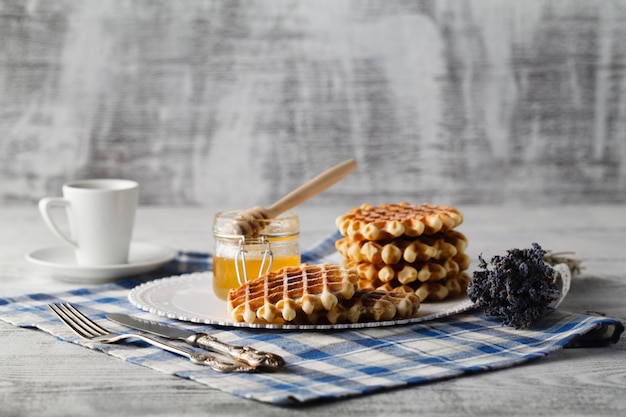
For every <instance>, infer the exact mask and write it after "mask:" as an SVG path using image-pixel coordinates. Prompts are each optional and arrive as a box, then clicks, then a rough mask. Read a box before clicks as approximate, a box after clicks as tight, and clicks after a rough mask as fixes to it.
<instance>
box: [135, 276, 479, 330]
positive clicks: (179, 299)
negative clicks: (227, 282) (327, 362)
mask: <svg viewBox="0 0 626 417" xmlns="http://www.w3.org/2000/svg"><path fill="white" fill-rule="evenodd" d="M212 279H213V274H212V273H211V272H197V273H193V274H186V275H178V276H173V277H168V278H161V279H158V280H155V281H150V282H146V283H144V284H141V285H139V286H137V287H135V288H133V289H132V290H131V291H130V293H129V295H128V299H129V300H130V302H131V303H132V304H133V305H135V306H136V307H139V308H140V309H142V310H145V311H148V312H150V313H153V314H157V315H159V316H163V317H169V318H173V319H177V320H182V321H189V322H194V323H204V324H214V325H219V326H234V327H250V328H266V329H311V330H321V329H350V328H363V327H382V326H392V325H398V324H406V323H417V322H421V321H427V320H433V319H437V318H441V317H446V316H450V315H452V314H456V313H461V312H463V311H466V310H469V309H470V308H471V307H472V302H471V301H470V300H469V299H468V298H467V296H462V297H458V298H454V299H450V300H444V301H442V302H437V303H422V305H421V306H420V309H419V313H420V314H419V316H418V317H415V318H411V319H405V320H392V321H382V322H367V323H349V324H321V325H313V324H311V325H308V324H307V325H296V324H249V323H238V322H233V321H232V320H231V319H230V318H229V317H228V315H227V312H226V302H225V301H223V300H221V299H219V298H217V296H215V294H214V293H213V287H212V286H213V284H212Z"/></svg>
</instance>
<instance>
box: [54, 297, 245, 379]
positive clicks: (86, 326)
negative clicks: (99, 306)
mask: <svg viewBox="0 0 626 417" xmlns="http://www.w3.org/2000/svg"><path fill="white" fill-rule="evenodd" d="M48 307H49V308H50V310H52V312H53V313H54V314H55V315H56V316H57V317H58V318H59V319H60V320H61V321H62V322H63V323H65V324H66V325H67V326H68V327H69V328H70V329H71V330H72V331H73V332H74V333H76V334H77V335H78V336H80V337H82V338H83V339H87V340H91V341H93V342H96V343H115V342H119V341H122V340H126V339H137V340H142V341H144V342H147V343H149V344H151V345H153V346H156V347H159V348H161V349H164V350H167V351H169V352H172V353H176V354H178V355H182V356H184V357H186V358H188V359H189V360H190V361H191V362H193V363H195V364H198V365H207V366H210V367H211V368H213V369H214V370H216V371H219V372H253V371H255V370H256V368H255V367H253V366H250V365H248V364H245V363H242V362H239V361H235V360H230V359H226V358H224V359H221V358H218V357H217V356H214V355H211V354H208V353H205V352H196V351H193V350H190V349H185V348H182V347H180V346H177V345H174V344H172V343H168V342H165V341H163V340H161V339H158V338H156V337H153V336H149V335H146V334H140V333H121V334H117V333H112V332H110V331H109V330H107V329H105V328H104V327H102V326H100V325H98V324H96V323H95V322H94V321H93V320H91V319H89V318H88V317H87V316H85V315H84V314H83V313H81V312H80V311H78V310H77V309H76V308H75V307H74V306H72V305H71V304H69V303H58V304H49V305H48Z"/></svg>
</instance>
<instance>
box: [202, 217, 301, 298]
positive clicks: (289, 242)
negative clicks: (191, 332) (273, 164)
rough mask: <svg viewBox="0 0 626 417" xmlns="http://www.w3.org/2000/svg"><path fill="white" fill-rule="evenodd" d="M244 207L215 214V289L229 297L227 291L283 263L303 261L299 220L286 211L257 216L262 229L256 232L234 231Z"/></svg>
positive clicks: (290, 264) (223, 295)
mask: <svg viewBox="0 0 626 417" xmlns="http://www.w3.org/2000/svg"><path fill="white" fill-rule="evenodd" d="M240 213H241V211H239V210H230V211H222V212H219V213H217V214H216V215H215V218H214V221H213V237H214V239H215V248H214V251H213V253H214V255H213V291H214V293H215V295H216V296H217V297H219V298H220V299H223V300H226V299H227V297H228V291H229V290H230V289H231V288H237V287H239V286H240V285H242V284H243V283H245V282H246V281H249V280H253V279H255V278H257V277H259V276H261V275H262V274H264V273H266V272H269V271H275V270H277V269H280V268H282V267H284V266H297V265H300V243H299V238H300V222H299V219H298V216H297V215H296V214H294V213H291V212H287V213H284V214H283V215H281V216H279V217H277V218H273V219H255V220H252V221H253V222H258V223H259V224H258V229H260V230H261V231H260V232H259V233H258V234H257V235H255V236H244V235H241V234H237V232H235V230H236V228H233V224H234V223H235V222H237V221H238V216H239V215H240Z"/></svg>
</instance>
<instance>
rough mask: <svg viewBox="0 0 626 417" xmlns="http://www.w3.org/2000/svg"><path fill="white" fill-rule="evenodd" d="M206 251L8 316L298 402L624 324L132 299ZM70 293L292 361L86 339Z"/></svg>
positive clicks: (439, 375) (509, 362) (14, 301)
mask: <svg viewBox="0 0 626 417" xmlns="http://www.w3.org/2000/svg"><path fill="white" fill-rule="evenodd" d="M336 238H337V236H336V235H335V236H331V237H329V238H328V239H326V240H325V241H323V242H321V243H320V244H319V245H318V246H316V247H315V248H313V249H312V250H310V251H307V252H306V253H304V254H303V261H307V262H323V261H325V260H328V259H330V258H332V256H333V254H334V253H335V251H334V241H335V239H336ZM210 266H211V257H210V255H208V254H206V253H191V252H184V253H183V252H181V253H179V256H178V258H177V259H176V260H175V261H173V262H171V263H170V264H168V265H167V266H166V267H165V268H163V269H162V270H160V271H158V272H156V273H153V274H151V275H150V276H147V277H146V276H144V277H141V278H135V279H129V280H124V281H121V282H117V283H112V284H106V285H98V286H90V287H85V288H79V289H75V290H71V291H67V292H62V293H55V294H45V293H40V294H28V295H23V296H18V297H9V298H0V319H1V320H3V321H6V322H8V323H12V324H14V325H16V326H21V327H32V328H37V329H40V330H43V331H45V332H48V333H50V334H52V335H54V336H56V337H57V338H58V339H60V340H63V341H66V342H71V343H76V344H80V345H82V346H85V347H88V348H91V349H96V350H99V351H102V352H104V353H107V354H109V355H112V356H115V357H118V358H120V359H123V360H125V361H128V362H131V363H134V364H138V365H142V366H145V367H148V368H152V369H154V370H157V371H160V372H164V373H167V374H170V375H176V376H178V377H181V378H188V379H191V380H193V381H196V382H198V383H201V384H205V385H207V386H209V387H211V388H215V389H219V390H223V391H226V392H229V393H231V394H233V395H236V396H239V397H243V398H249V399H254V400H257V401H262V402H267V403H272V404H279V405H291V404H298V403H305V402H309V401H319V400H337V399H341V398H348V397H352V396H357V395H364V394H368V393H375V392H380V391H381V390H385V389H391V388H396V387H402V386H408V385H414V384H423V383H428V382H432V381H436V380H441V379H447V378H452V377H458V376H462V375H467V374H473V373H478V372H484V371H489V370H494V369H500V368H506V367H510V366H514V365H519V364H522V363H525V362H529V361H532V360H535V359H540V358H543V357H545V356H546V355H548V354H550V353H553V352H555V351H558V350H559V349H561V348H563V347H569V346H574V345H577V344H578V345H580V344H584V345H592V344H594V343H595V342H598V341H599V343H600V344H609V343H611V342H615V341H617V339H618V338H619V336H620V334H621V332H622V330H623V326H622V324H621V323H620V322H619V321H617V320H615V319H611V318H606V317H597V316H586V315H578V314H571V313H566V312H562V311H554V312H552V313H551V314H549V315H548V316H547V317H546V318H545V319H543V320H541V321H540V322H538V323H537V324H536V325H535V326H533V327H532V328H531V329H528V330H516V329H514V328H510V327H504V326H502V325H501V323H500V321H498V320H497V319H491V318H487V317H485V316H484V315H483V314H482V313H481V312H479V311H469V312H465V313H461V314H457V315H454V316H451V317H447V318H444V319H437V320H433V321H427V322H421V323H416V324H409V325H399V326H390V327H378V328H366V329H350V330H331V331H309V330H306V331H277V330H267V329H257V330H253V329H242V328H226V327H218V326H209V325H198V324H193V323H187V322H181V321H176V320H173V319H165V318H163V317H158V316H154V315H152V314H150V313H147V312H144V311H141V310H139V309H138V308H137V307H135V306H133V305H132V304H131V303H130V302H129V301H128V294H129V291H130V290H131V289H132V288H133V287H134V286H136V285H138V284H139V283H141V282H145V281H146V280H147V279H155V278H160V277H166V276H171V275H176V274H181V273H188V272H195V271H205V270H209V269H210ZM56 302H70V303H72V304H74V305H75V306H77V307H78V308H79V309H80V310H81V311H83V312H84V313H85V314H87V315H88V316H90V317H91V318H93V319H95V320H96V321H98V322H100V323H101V324H102V325H103V326H104V327H107V328H110V329H111V330H114V331H121V330H122V327H121V326H118V325H116V324H115V323H112V322H109V321H108V320H107V319H106V318H105V317H104V314H105V313H109V312H120V313H127V314H131V315H134V316H137V317H143V318H150V319H158V320H160V321H162V322H164V323H169V324H173V325H176V326H179V327H181V328H186V329H188V330H193V331H203V332H206V333H209V334H212V335H214V336H216V337H218V338H220V339H222V340H224V341H227V342H231V343H237V344H247V345H252V346H254V347H255V348H257V349H261V350H268V351H271V352H274V353H278V354H280V355H282V356H283V357H284V358H285V360H286V362H287V367H286V369H285V370H283V371H281V372H275V373H252V374H247V373H234V374H224V373H219V372H215V371H213V370H211V369H210V368H208V367H204V366H199V365H194V364H192V363H191V362H190V361H189V360H187V359H185V358H183V357H180V356H177V355H174V354H172V353H169V352H166V351H162V350H160V349H157V348H153V347H150V346H148V345H146V344H143V343H142V342H136V343H130V344H113V345H101V344H94V343H91V342H89V341H85V340H82V339H80V338H78V337H77V336H75V335H74V334H73V333H72V332H71V331H70V330H69V329H68V328H67V327H66V326H65V325H63V324H62V323H61V322H60V321H59V320H58V319H57V318H56V317H55V316H53V315H52V314H51V312H50V310H49V309H48V307H47V305H48V304H50V303H56Z"/></svg>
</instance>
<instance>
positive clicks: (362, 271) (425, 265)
mask: <svg viewBox="0 0 626 417" xmlns="http://www.w3.org/2000/svg"><path fill="white" fill-rule="evenodd" d="M343 263H344V265H346V266H347V267H348V268H351V269H354V270H355V271H356V272H357V274H358V276H359V278H360V279H366V280H374V279H378V280H380V281H382V282H389V281H391V280H392V279H398V280H399V281H400V282H401V283H402V284H408V283H410V282H413V281H420V282H426V281H439V280H442V279H444V278H447V277H450V276H453V275H456V274H458V273H459V272H461V271H464V270H466V269H467V268H468V267H469V264H470V259H469V256H467V255H466V254H464V253H460V254H457V255H455V256H453V257H451V258H447V259H444V260H440V261H436V260H430V261H417V262H398V263H396V264H393V265H387V264H385V263H378V264H375V263H370V262H355V261H352V260H345V261H344V262H343Z"/></svg>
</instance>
